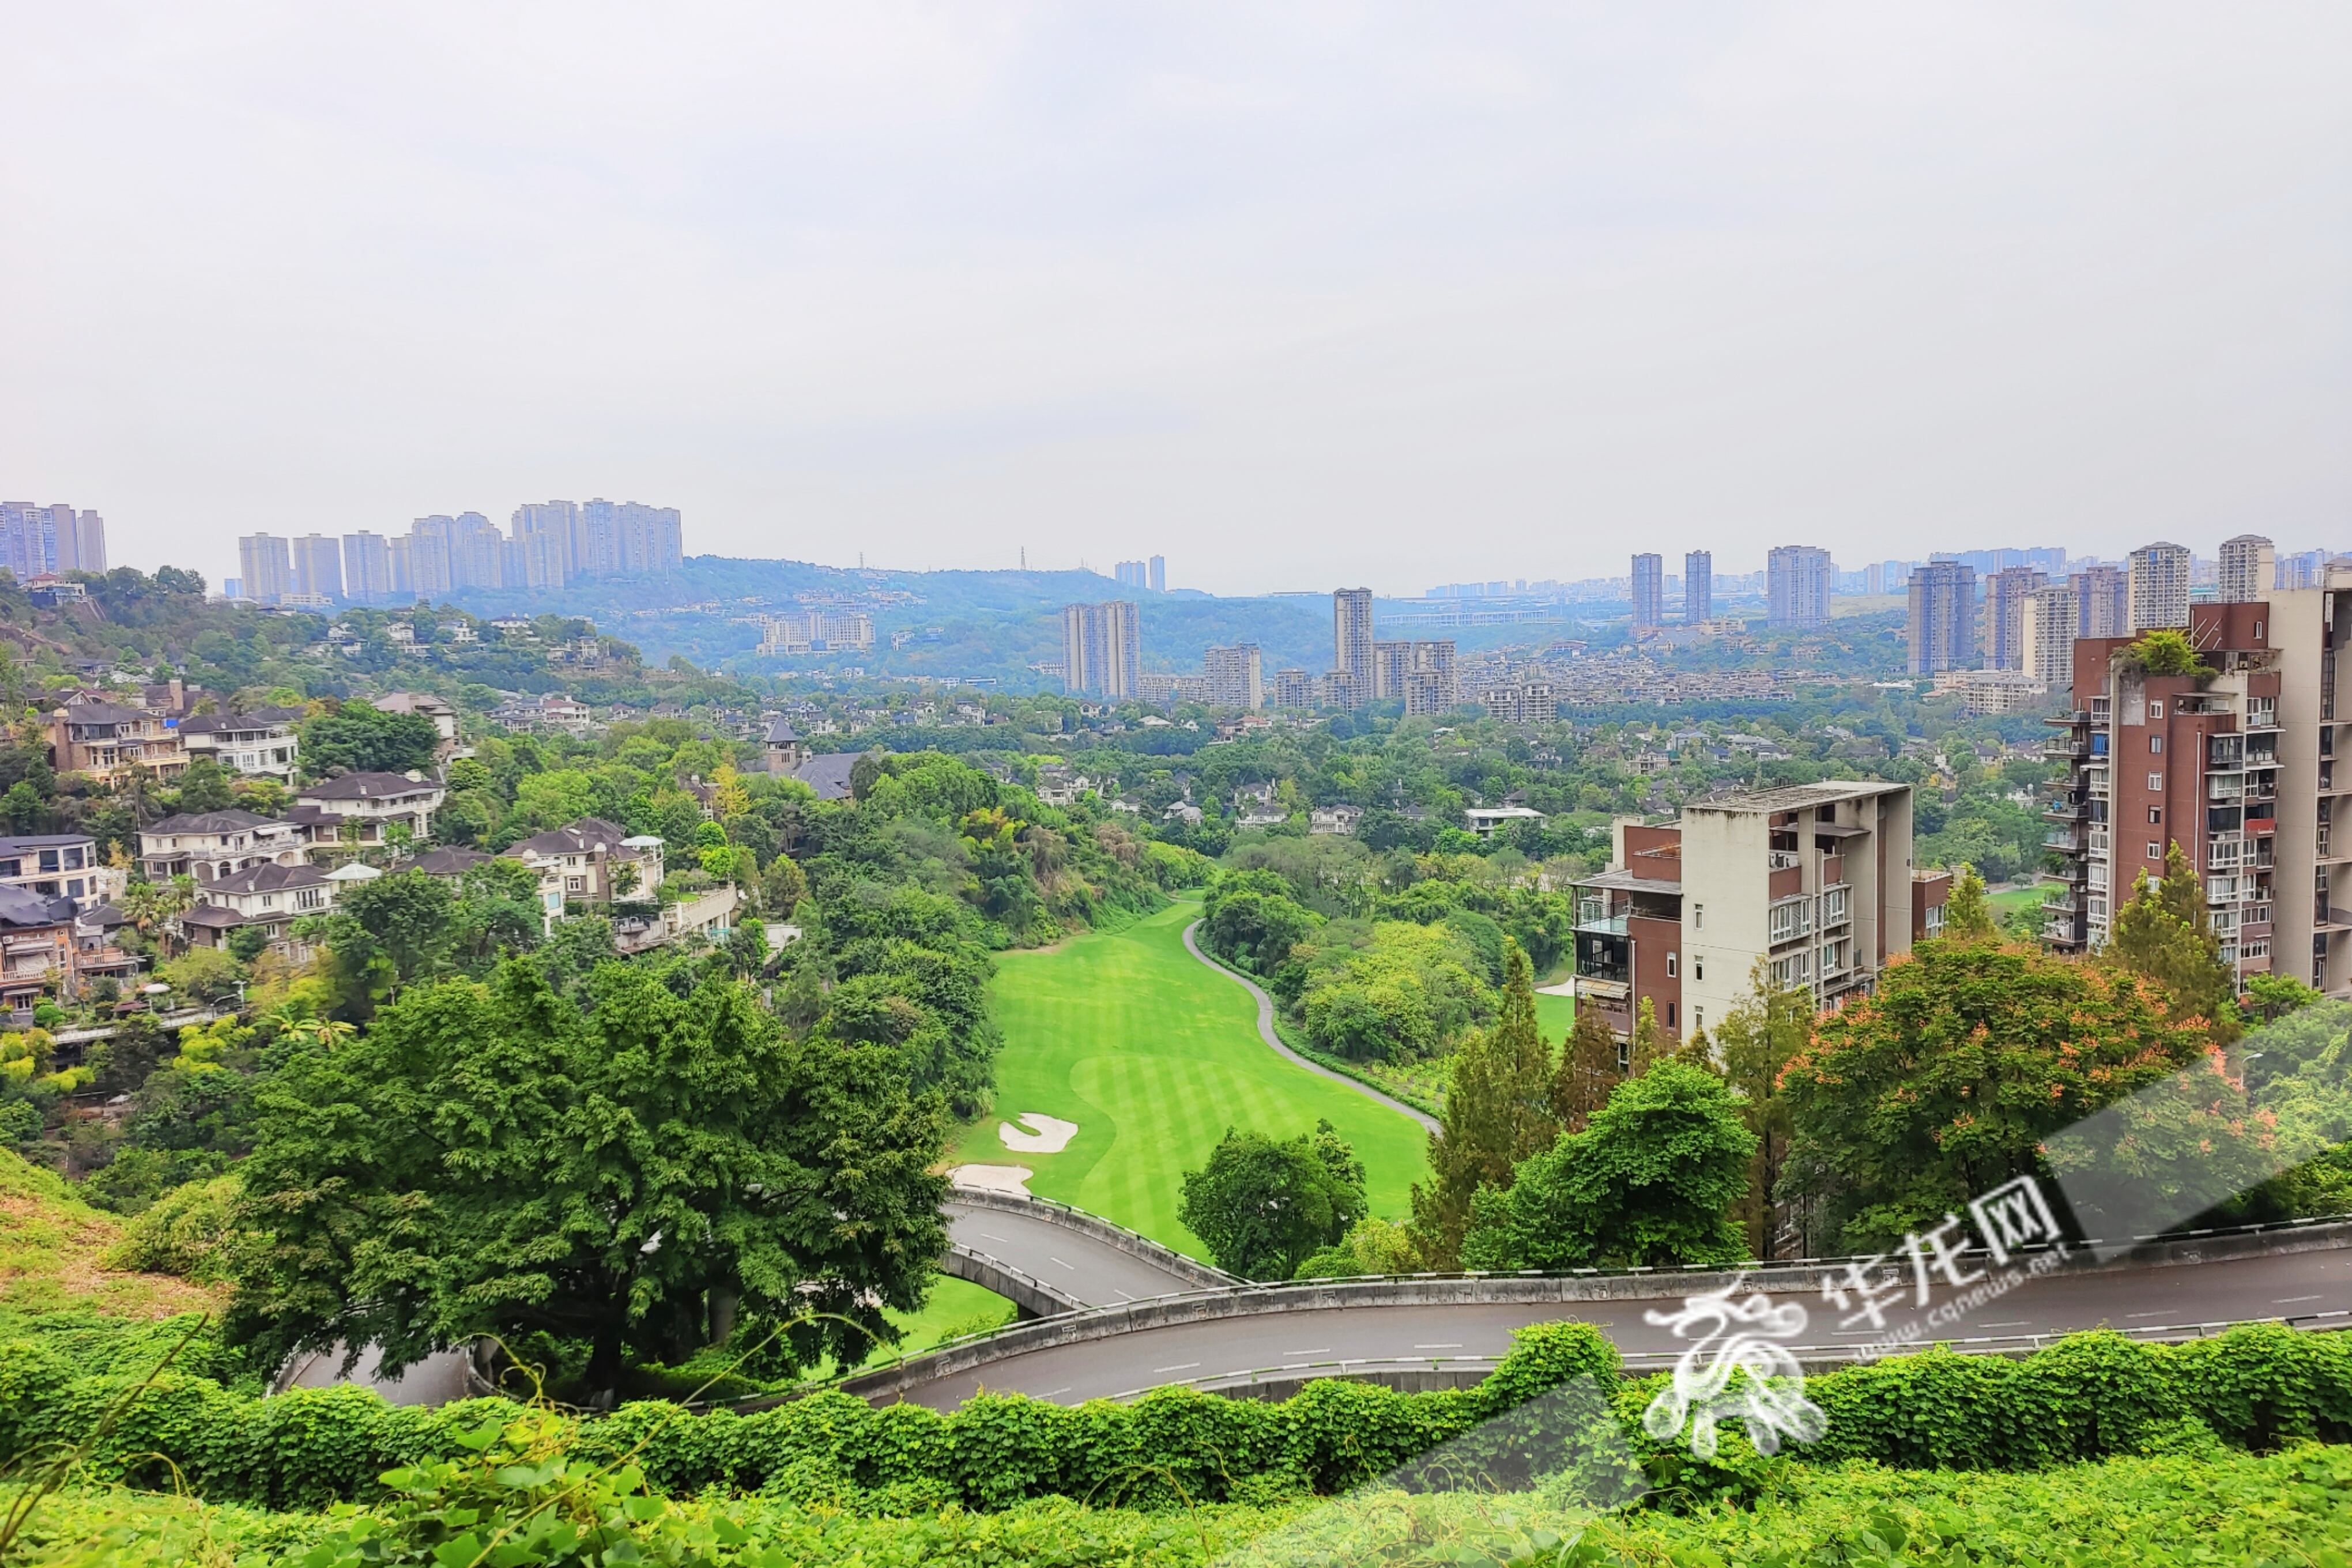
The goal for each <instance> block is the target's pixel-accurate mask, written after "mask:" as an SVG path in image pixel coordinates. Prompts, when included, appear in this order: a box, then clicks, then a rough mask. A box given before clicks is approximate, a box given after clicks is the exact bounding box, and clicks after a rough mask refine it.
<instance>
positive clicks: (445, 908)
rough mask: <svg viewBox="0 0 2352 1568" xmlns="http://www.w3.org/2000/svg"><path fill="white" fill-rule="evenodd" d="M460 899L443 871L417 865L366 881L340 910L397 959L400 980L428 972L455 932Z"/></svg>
mask: <svg viewBox="0 0 2352 1568" xmlns="http://www.w3.org/2000/svg"><path fill="white" fill-rule="evenodd" d="M456 903H457V899H456V897H455V896H454V895H453V894H452V893H451V892H450V890H449V885H448V884H447V883H446V882H445V881H443V880H442V879H440V878H438V877H428V876H426V875H425V873H424V872H422V871H418V870H413V869H412V870H407V871H394V872H393V873H392V874H391V875H389V876H384V877H378V878H376V879H373V881H367V882H362V883H360V884H359V885H358V886H357V887H354V888H353V889H352V890H351V891H350V892H348V893H345V894H344V895H343V896H342V898H341V900H339V901H338V902H337V904H336V906H335V911H336V913H337V914H339V915H341V916H344V917H346V918H348V919H349V920H351V921H353V922H354V923H356V924H357V925H358V926H359V928H360V929H361V930H362V931H365V932H366V933H367V934H368V935H369V936H370V937H371V938H373V940H374V942H375V943H376V945H377V946H378V947H379V948H380V949H381V950H382V952H383V955H384V956H385V957H386V958H388V959H390V960H391V961H392V969H393V976H394V980H395V981H397V982H399V983H402V984H405V983H406V982H408V981H410V980H414V979H415V978H416V977H417V976H418V975H420V974H423V973H425V972H426V971H427V968H428V966H429V965H430V964H431V963H432V962H433V960H434V958H435V957H436V955H437V954H438V953H440V952H443V951H444V950H445V949H446V948H447V946H448V945H449V943H450V942H451V941H452V939H453V937H454V934H455V932H454V928H453V925H452V917H453V916H454V914H455V913H456V909H455V906H456Z"/></svg>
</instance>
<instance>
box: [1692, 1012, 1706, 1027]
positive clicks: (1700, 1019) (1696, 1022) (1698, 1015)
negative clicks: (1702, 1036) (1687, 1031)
mask: <svg viewBox="0 0 2352 1568" xmlns="http://www.w3.org/2000/svg"><path fill="white" fill-rule="evenodd" d="M1691 1027H1692V1028H1694V1029H1704V1028H1706V1008H1704V1007H1694V1008H1692V1009H1691Z"/></svg>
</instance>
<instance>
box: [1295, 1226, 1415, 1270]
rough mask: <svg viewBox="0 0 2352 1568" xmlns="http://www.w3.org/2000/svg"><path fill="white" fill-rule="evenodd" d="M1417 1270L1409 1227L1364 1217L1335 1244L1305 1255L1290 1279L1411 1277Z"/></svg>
mask: <svg viewBox="0 0 2352 1568" xmlns="http://www.w3.org/2000/svg"><path fill="white" fill-rule="evenodd" d="M1421 1267H1422V1264H1421V1249H1420V1248H1419V1247H1415V1246H1414V1245H1413V1241H1412V1229H1411V1228H1410V1227H1408V1226H1402V1225H1398V1224H1396V1223H1395V1222H1393V1221H1391V1220H1385V1219H1381V1218H1378V1217H1377V1216H1374V1215H1366V1216H1365V1217H1364V1218H1362V1219H1360V1220H1358V1221H1357V1222H1356V1224H1355V1226H1354V1228H1353V1229H1351V1230H1349V1232H1348V1234H1347V1235H1345V1236H1343V1237H1340V1238H1339V1241H1338V1242H1336V1243H1334V1244H1333V1245H1332V1246H1329V1247H1324V1248H1322V1249H1321V1250H1320V1251H1318V1252H1314V1253H1311V1254H1309V1255H1308V1256H1307V1260H1306V1261H1305V1262H1303V1263H1301V1264H1300V1265H1299V1266H1298V1269H1297V1273H1295V1274H1294V1275H1293V1276H1292V1278H1293V1279H1343V1278H1345V1277H1346V1276H1348V1275H1350V1274H1412V1273H1417V1272H1419V1271H1420V1269H1421Z"/></svg>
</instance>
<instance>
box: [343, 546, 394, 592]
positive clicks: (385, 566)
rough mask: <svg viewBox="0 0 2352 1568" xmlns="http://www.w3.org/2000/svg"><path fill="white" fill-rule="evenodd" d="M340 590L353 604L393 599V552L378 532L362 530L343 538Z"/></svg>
mask: <svg viewBox="0 0 2352 1568" xmlns="http://www.w3.org/2000/svg"><path fill="white" fill-rule="evenodd" d="M343 591H344V592H345V593H347V594H349V595H351V599H352V603H353V604H355V605H383V604H389V603H390V602H391V600H392V552H391V550H390V549H389V548H388V547H387V545H386V542H385V540H384V537H383V534H381V533H370V532H368V531H366V530H365V529H362V530H361V531H359V532H357V533H346V534H345V535H343Z"/></svg>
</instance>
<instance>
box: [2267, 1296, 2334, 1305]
mask: <svg viewBox="0 0 2352 1568" xmlns="http://www.w3.org/2000/svg"><path fill="white" fill-rule="evenodd" d="M2319 1300H2326V1298H2325V1297H2322V1296H2281V1297H2278V1298H2276V1299H2275V1300H2273V1301H2272V1302H2271V1305H2272V1306H2273V1307H2292V1306H2294V1304H2295V1303H2296V1302H2297V1301H2319Z"/></svg>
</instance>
